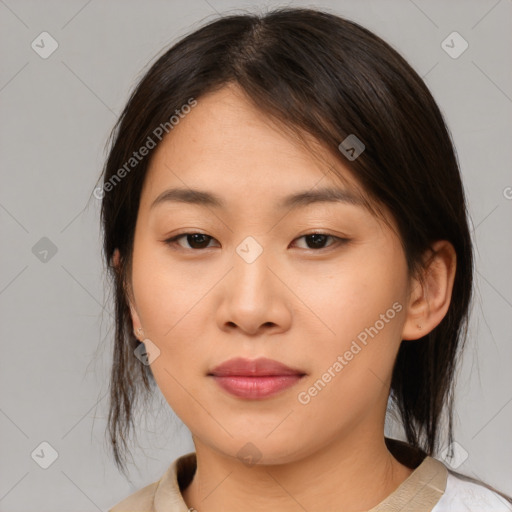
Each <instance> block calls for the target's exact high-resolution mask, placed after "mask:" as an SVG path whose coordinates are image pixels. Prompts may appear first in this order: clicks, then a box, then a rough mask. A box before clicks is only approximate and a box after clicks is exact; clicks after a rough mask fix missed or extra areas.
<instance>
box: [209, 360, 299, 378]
mask: <svg viewBox="0 0 512 512" xmlns="http://www.w3.org/2000/svg"><path fill="white" fill-rule="evenodd" d="M208 375H214V376H216V377H228V376H238V377H269V376H279V375H299V376H302V375H305V372H303V371H301V370H298V369H296V368H290V367H289V366H286V365H285V364H283V363H280V362H279V361H275V360H273V359H267V358H266V357H261V358H259V359H253V360H250V359H244V358H242V357H236V358H234V359H229V360H228V361H225V362H223V363H222V364H220V365H218V366H216V367H215V368H214V369H213V370H212V371H211V372H210V373H209V374H208Z"/></svg>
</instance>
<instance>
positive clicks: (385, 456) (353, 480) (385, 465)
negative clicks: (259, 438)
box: [182, 431, 412, 512]
mask: <svg viewBox="0 0 512 512" xmlns="http://www.w3.org/2000/svg"><path fill="white" fill-rule="evenodd" d="M194 443H195V448H196V457H197V470H196V473H195V475H194V478H193V480H192V482H191V483H190V485H189V486H188V487H187V488H186V489H185V490H184V491H183V492H182V494H183V498H184V500H185V502H186V504H187V506H188V507H192V508H193V509H195V510H197V512H220V511H221V510H244V511H247V512H260V511H267V510H279V511H281V512H292V511H293V512H297V511H301V510H333V506H335V507H336V509H339V510H344V511H345V512H360V511H361V510H368V509H370V508H372V507H374V506H376V505H377V504H379V503H380V502H381V501H383V500H384V499H385V498H386V497H387V496H389V495H390V494H391V493H392V492H393V491H394V490H395V489H396V488H397V487H398V486H399V485H400V484H401V483H402V482H403V481H404V480H405V479H406V478H407V477H408V476H409V475H410V474H411V473H412V470H411V469H409V468H407V467H406V466H404V465H402V464H400V463H399V462H398V460H396V459H395V458H394V457H393V455H392V454H391V453H390V452H389V451H388V449H387V447H386V444H385V441H384V436H383V435H379V436H376V435H375V434H373V435H370V433H368V434H367V435H365V433H363V432H360V431H359V432H358V433H357V435H356V434H353V435H351V436H349V437H344V438H343V439H340V440H337V441H335V442H334V443H331V444H329V445H328V446H326V447H324V448H323V449H320V450H318V451H316V452H315V453H314V454H312V455H310V456H307V457H304V458H302V459H300V460H295V461H293V462H292V463H288V464H278V465H258V464H256V465H254V466H246V465H244V464H243V463H241V462H240V461H239V460H238V459H236V458H232V457H227V456H224V455H222V454H220V453H219V452H217V451H214V450H212V449H211V448H210V447H209V446H207V445H205V444H203V443H202V442H201V441H200V440H198V439H194Z"/></svg>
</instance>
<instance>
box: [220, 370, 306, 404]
mask: <svg viewBox="0 0 512 512" xmlns="http://www.w3.org/2000/svg"><path fill="white" fill-rule="evenodd" d="M212 377H213V379H214V380H215V381H216V382H217V384H219V386H220V387H221V388H223V389H224V390H225V391H227V392H228V393H231V394H232V395H235V396H237V397H239V398H250V399H253V400H254V399H261V398H267V397H270V396H272V395H275V394H276V393H279V392H280V391H283V390H285V389H287V388H289V387H291V386H293V385H294V384H296V383H297V382H299V380H300V379H302V377H303V376H302V375H267V376H264V377H241V376H229V377H220V376H217V375H212Z"/></svg>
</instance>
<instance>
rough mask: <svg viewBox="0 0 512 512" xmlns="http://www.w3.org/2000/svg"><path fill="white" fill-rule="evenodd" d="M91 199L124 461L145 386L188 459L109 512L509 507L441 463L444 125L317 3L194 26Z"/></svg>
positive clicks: (151, 76) (459, 280) (450, 163)
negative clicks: (107, 286) (108, 305)
mask: <svg viewBox="0 0 512 512" xmlns="http://www.w3.org/2000/svg"><path fill="white" fill-rule="evenodd" d="M100 195H101V197H102V198H103V199H102V223H103V229H104V255H105V259H106V262H107V264H108V266H109V270H110V271H111V275H112V278H113V284H114V287H115V300H116V340H115V347H114V364H113V370H112V377H111V409H110V416H109V432H110V435H111V441H112V446H113V452H114V457H115V460H116V463H117V464H118V466H119V467H120V468H121V469H122V468H124V460H125V458H124V452H125V451H126V448H127V443H126V438H127V434H128V433H129V431H130V425H131V421H132V410H133V408H134V405H135V402H136V398H137V397H138V393H139V392H140V391H142V389H144V390H145V391H147V392H151V391H152V390H153V389H154V387H155V384H156V385H157V386H158V388H159V389H160V391H161V392H162V394H163V395H164V397H165V399H166V400H167V402H168V403H169V405H170V407H171V408H172V409H173V410H174V411H175V413H176V414H177V415H178V416H179V417H180V418H181V420H182V421H183V422H184V424H185V425H186V426H187V427H188V428H189V429H190V431H191V433H192V439H193V441H194V446H195V451H194V452H192V453H189V454H187V455H184V456H182V457H180V458H178V459H177V460H176V461H174V462H173V463H172V464H171V466H170V467H169V469H168V470H167V472H166V473H165V474H164V475H163V477H162V478H161V479H160V480H159V481H158V482H155V483H153V484H151V485H149V486H146V487H145V488H143V489H141V490H139V491H138V492H136V493H134V494H133V495H131V496H129V497H128V498H127V499H125V500H123V501H122V502H121V503H119V504H117V505H116V506H114V507H113V508H112V509H111V510H112V511H114V512H121V511H128V510H138V511H141V510H153V511H158V512H163V511H166V512H174V511H184V510H187V509H189V510H197V511H198V512H215V511H220V510H244V511H260V510H270V509H272V510H279V511H281V512H287V511H292V510H293V511H295V510H308V511H316V510H327V511H334V510H343V511H361V510H372V511H377V510H379V511H384V510H386V511H387V510H403V511H405V510H410V511H415V512H418V511H423V510H425V511H426V510H429V511H430V510H433V511H435V512H443V511H447V510H471V511H472V510H475V511H476V510H478V511H480V510H499V511H505V510H511V505H510V504H512V500H510V498H507V497H505V496H504V495H503V494H501V493H499V492H498V491H496V490H493V489H492V488H490V487H489V486H486V485H485V484H482V483H480V482H476V481H469V480H468V479H466V478H464V477H463V476H461V475H458V474H455V473H453V472H451V471H449V470H448V469H447V467H446V466H445V465H444V464H443V463H441V462H439V461H438V460H436V459H435V458H433V455H434V454H435V453H436V450H437V449H438V448H439V446H440V443H441V442H444V441H446V442H448V443H451V441H452V440H453V439H452V391H453V376H454V369H455V364H456V361H457V359H458V357H459V354H460V349H461V347H462V345H463V342H464V337H465V328H466V324H467V318H468V306H469V303H470V299H471V292H472V265H473V257H472V247H471V238H470V233H469V229H468V222H467V213H466V205H465V198H464V192H463V186H462V183H461V178H460V174H459V169H458V164H457V161H456V157H455V152H454V149H453V146H452V144H451V140H450V135H449V132H448V129H447V128H446V126H445V123H444V120H443V117H442V115H441V113H440V111H439V108H438V107H437V105H436V103H435V101H434V100H433V98H432V96H431V94H430V92H429V91H428V89H427V87H426V86H425V84H424V83H423V81H422V80H421V79H420V78H419V77H418V75H417V74H416V73H415V72H414V71H413V70H412V69H411V67H410V66H409V65H408V64H407V63H406V62H405V61H404V59H403V58H402V57H401V56H400V55H398V54H397V52H396V51H394V50H393V49H392V48H391V47H390V46H389V45H388V44H386V43H385V42H384V41H382V40H381V39H380V38H378V37H377V36H375V35H374V34H373V33H371V32H369V31H368V30H366V29H364V28H363V27H361V26H359V25H357V24H356V23H353V22H350V21H347V20H344V19H342V18H340V17H338V16H334V15H332V14H329V13H326V12H322V11H318V10H313V9H278V10H275V11H272V12H269V13H267V14H265V15H263V16H256V15H243V16H242V15H235V16H227V17H223V18H221V19H219V20H216V21H214V22H211V23H209V24H208V25H206V26H204V27H202V28H200V29H199V30H197V31H195V32H194V33H192V34H190V35H188V36H187V37H185V38H184V39H182V40H181V41H180V42H178V43H177V44H176V45H174V46H173V47H172V48H171V49H170V50H168V51H167V52H166V53H165V54H164V55H162V56H161V57H160V58H159V59H158V60H157V61H156V63H155V64H154V65H153V66H152V67H151V69H150V70H149V71H148V72H147V73H146V75H145V76H144V77H143V78H142V80H141V82H140V83H139V85H138V86H137V88H136V90H135V91H134V93H133V95H132V97H131V98H130V100H129V102H128V104H127V106H126V108H125V109H124V112H123V113H122V115H121V118H120V120H119V122H118V124H117V126H116V130H115V132H114V133H113V141H112V147H111V150H110V154H109V156H108V160H107V163H106V166H105V170H104V174H103V184H102V187H101V189H100ZM146 396H147V395H146ZM388 401H389V402H390V403H391V404H392V405H393V406H394V407H395V409H396V410H397V411H398V413H399V415H400V419H401V422H402V425H403V427H404V433H405V437H406V439H407V443H405V442H400V441H397V440H393V439H390V438H386V437H385V436H384V421H385V417H386V410H387V405H388ZM443 413H445V414H446V415H447V419H448V422H447V428H446V436H445V437H446V439H443V438H441V436H440V434H441V432H442V428H441V416H442V414H443Z"/></svg>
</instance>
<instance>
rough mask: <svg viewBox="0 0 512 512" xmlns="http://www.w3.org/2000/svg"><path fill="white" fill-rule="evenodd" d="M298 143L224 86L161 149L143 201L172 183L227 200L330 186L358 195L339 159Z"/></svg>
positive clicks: (199, 104)
mask: <svg viewBox="0 0 512 512" xmlns="http://www.w3.org/2000/svg"><path fill="white" fill-rule="evenodd" d="M304 138H305V139H306V141H307V143H308V145H309V147H305V146H304V145H303V144H301V143H300V142H299V141H298V140H297V139H296V138H294V137H293V136H292V135H291V133H288V132H286V131H285V130H283V128H282V127H281V126H280V125H278V124H276V122H275V121H274V120H272V119H269V118H268V116H266V115H265V114H264V113H262V112H261V111H260V110H258V109H257V108H256V107H255V106H254V105H253V104H252V103H251V102H250V101H249V100H248V99H247V98H246V97H245V95H244V93H243V92H242V91H241V90H240V89H239V88H238V87H235V86H225V87H224V88H222V89H220V90H218V91H216V92H213V93H210V94H207V95H205V96H202V97H200V98H199V99H198V100H197V105H196V106H195V107H193V108H191V110H190V112H189V113H188V114H186V115H184V116H183V117H182V118H181V119H180V120H179V122H178V123H177V124H175V125H174V127H173V129H172V130H171V131H170V133H169V134H168V135H167V136H166V137H165V138H164V139H163V140H162V142H161V143H160V144H159V146H158V147H157V149H156V151H155V153H154V155H153V157H152V161H151V164H150V166H149V169H148V175H147V176H146V180H145V187H144V189H145V192H146V193H145V194H144V193H143V201H146V202H147V201H148V200H149V199H151V200H154V198H155V197H156V195H158V194H159V193H160V192H161V191H162V190H164V189H166V188H169V187H171V186H172V187H180V188H192V189H205V188H208V189H210V190H215V191H218V192H219V194H221V195H222V196H223V197H227V198H231V199H233V200H236V199H239V200H242V199H246V200H249V199H250V197H251V196H257V197H259V198H260V199H261V198H270V197H272V196H276V197H277V196H284V195H289V194H290V193H291V192H293V191H297V190H304V189H313V188H323V187H329V186H331V187H332V186H336V187H337V188H342V189H344V190H346V191H347V192H350V191H352V193H353V195H354V197H355V196H356V195H362V194H361V192H362V191H361V189H360V187H359V186H358V184H357V182H356V180H355V179H354V178H353V176H352V175H351V174H350V172H349V171H348V169H346V168H344V167H343V164H342V163H340V161H339V160H337V159H336V158H335V157H334V156H333V155H332V154H330V153H329V151H327V150H326V149H325V148H323V147H322V146H321V145H320V144H319V143H318V142H317V141H315V140H314V139H313V138H312V137H311V136H308V135H307V134H304ZM312 149H313V151H312ZM334 169H336V173H335V172H333V170H334ZM339 174H341V175H342V180H340V178H339V177H338V175H339ZM144 196H146V197H145V198H144ZM147 206H149V204H148V205H147Z"/></svg>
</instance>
